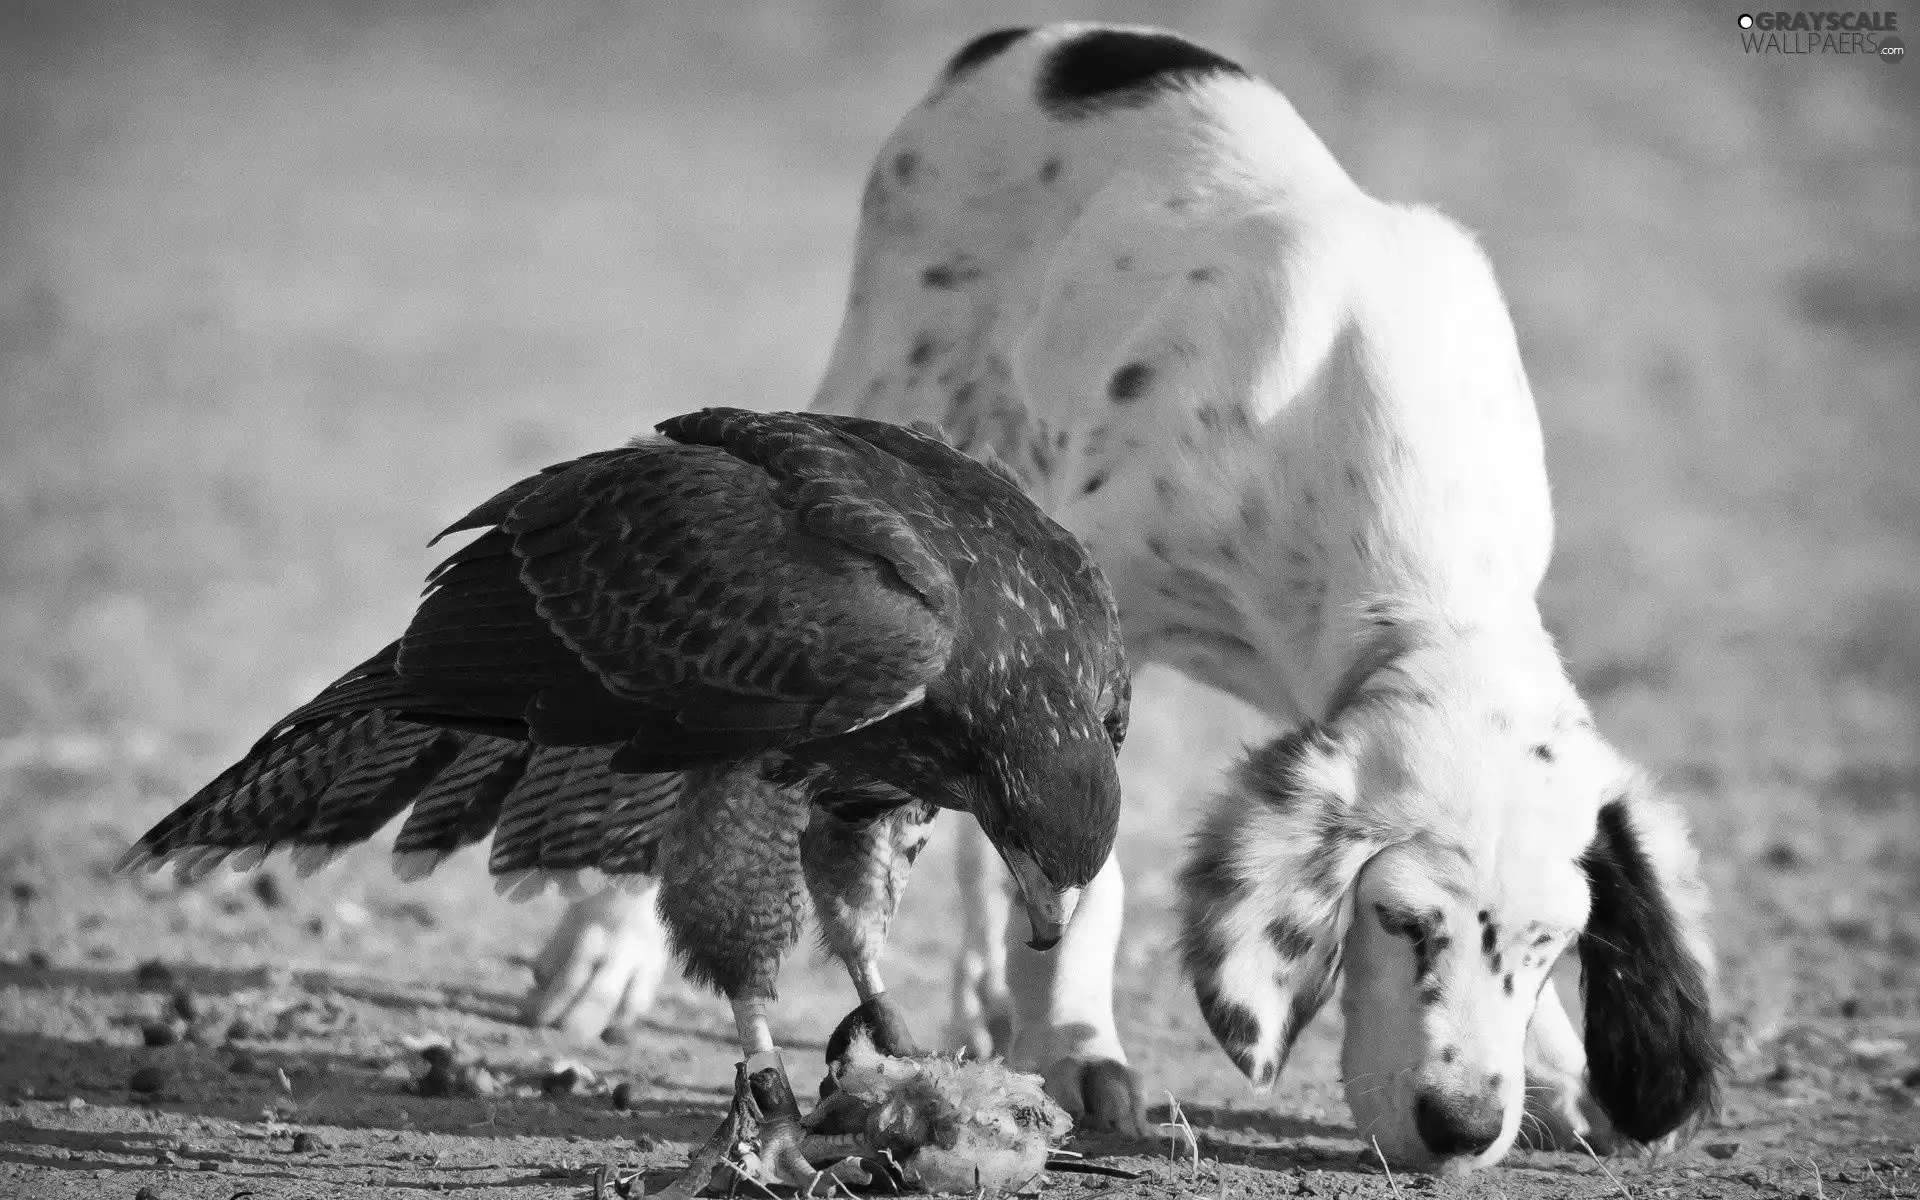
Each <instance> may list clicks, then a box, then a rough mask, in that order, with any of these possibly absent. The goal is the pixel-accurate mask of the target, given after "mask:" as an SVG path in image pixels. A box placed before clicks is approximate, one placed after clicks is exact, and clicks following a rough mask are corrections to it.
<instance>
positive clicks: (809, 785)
mask: <svg viewBox="0 0 1920 1200" xmlns="http://www.w3.org/2000/svg"><path fill="white" fill-rule="evenodd" d="M655 432H656V434H657V436H655V437H651V438H642V439H636V440H635V441H634V442H632V443H630V444H628V445H626V446H624V447H622V448H620V449H615V450H607V451H602V452H599V453H593V454H588V455H585V456H583V457H581V458H577V459H574V460H572V461H570V462H565V463H561V464H559V465H556V466H552V467H548V468H547V469H545V470H543V471H541V472H540V473H539V474H537V475H535V476H533V477H532V478H529V479H525V480H522V481H520V482H519V483H516V484H514V485H513V486H511V487H509V488H507V489H506V490H505V491H503V492H501V493H500V494H499V495H497V496H495V497H493V498H492V499H491V500H488V501H487V502H486V503H484V504H482V505H480V506H479V507H478V508H476V509H474V510H473V511H472V512H471V513H469V514H468V515H467V516H465V517H463V518H461V519H460V520H459V521H456V522H455V523H454V524H453V525H451V526H450V527H448V528H447V529H446V530H444V531H443V532H442V533H441V534H440V535H439V536H438V537H436V538H435V539H434V541H435V542H438V541H439V540H440V538H442V537H446V536H448V535H450V534H454V533H464V532H470V531H477V532H478V536H477V537H474V538H473V539H472V540H471V541H469V542H468V543H466V544H465V545H464V546H463V547H461V548H460V549H459V550H457V551H456V552H455V553H453V554H452V555H451V556H450V557H449V558H448V559H447V560H446V561H445V562H443V563H442V564H441V565H440V566H439V567H438V568H436V569H435V570H434V571H433V573H432V574H431V575H430V576H429V579H428V586H427V589H426V592H425V595H424V597H423V598H422V601H421V603H420V605H419V607H418V609H417V611H416V613H415V615H414V617H413V620H412V622H411V623H410V624H409V626H408V627H407V630H406V632H405V633H404V634H402V635H401V637H400V639H399V640H398V641H395V642H393V643H392V644H390V645H388V646H387V647H386V648H384V649H382V650H381V651H380V652H379V653H377V654H375V655H374V656H373V657H371V658H369V659H368V660H366V661H365V662H363V663H361V664H360V665H359V666H357V667H355V668H354V669H353V670H351V671H349V672H348V673H347V674H346V675H344V676H343V677H341V678H340V679H339V680H338V681H337V682H335V683H334V684H332V685H331V686H329V687H327V688H326V689H325V690H323V691H322V692H321V693H320V694H319V695H318V696H316V697H315V698H314V699H313V700H312V701H310V702H309V703H307V704H306V705H304V706H303V707H301V708H299V709H297V710H295V711H294V712H293V713H291V714H289V715H288V716H287V717H285V718H284V719H282V720H281V721H280V722H279V723H278V724H276V725H275V726H274V727H273V728H272V729H271V730H269V731H268V732H267V733H266V735H265V736H263V737H262V738H260V740H259V741H258V742H256V743H255V744H254V746H253V748H252V749H251V750H249V751H248V753H247V754H246V756H245V757H244V758H242V759H241V760H240V761H239V762H237V763H235V764H234V765H233V766H232V767H230V768H228V769H227V770H226V771H224V772H222V773H221V774H220V775H219V776H218V777H217V778H215V779H214V780H213V781H212V782H211V783H209V784H207V785H206V786H205V787H204V788H202V789H201V790H200V791H199V792H198V793H196V794H195V795H194V796H193V797H192V798H191V799H189V800H188V801H187V802H186V803H184V804H183V805H181V806H180V807H179V808H178V809H176V810H175V811H174V812H173V813H171V814H170V815H169V816H167V817H166V818H164V819H163V820H161V821H160V822H159V823H158V824H157V825H155V826H154V828H153V829H151V830H150V831H148V832H147V833H146V834H145V835H144V836H143V837H141V838H140V840H139V841H138V842H137V843H136V844H135V845H134V846H133V847H132V848H131V849H130V850H129V851H128V852H127V854H126V856H125V857H124V858H123V859H122V863H121V866H122V868H123V869H132V868H137V867H141V866H158V865H160V864H162V863H166V862H172V863H174V865H175V866H176V868H177V869H178V870H179V871H180V872H181V873H182V875H183V876H185V877H187V878H193V877H197V876H199V875H201V874H203V873H205V872H206V871H208V870H211V869H212V868H213V867H214V866H215V865H217V864H218V863H220V862H222V861H226V860H229V859H231V860H233V861H234V863H235V865H237V866H240V867H243V868H244V867H247V866H252V865H255V864H257V863H258V862H259V861H260V860H261V859H262V858H264V857H265V855H266V854H267V853H268V852H270V851H271V850H273V849H275V848H277V847H286V848H290V849H291V850H292V852H293V855H294V858H295V862H296V865H297V866H299V867H300V868H301V869H302V870H303V871H306V870H312V869H314V868H316V867H317V866H318V865H320V864H322V863H324V862H325V861H326V860H327V859H328V858H330V857H331V856H332V855H333V854H335V853H337V852H339V851H340V850H342V849H343V848H345V847H347V846H350V845H353V844H355V843H358V842H361V841H364V840H366V839H367V838H369V837H371V836H372V835H373V834H374V833H375V832H376V831H377V830H379V829H380V828H381V827H382V826H384V825H385V824H386V823H387V822H388V821H390V820H391V819H393V818H394V817H396V816H398V815H399V814H400V813H401V812H402V811H403V810H405V809H408V808H411V809H412V812H411V813H410V814H409V816H408V818H407V820H406V821H405V823H404V824H403V826H402V828H401V829H400V832H399V835H398V837H397V838H396V840H395V843H394V853H395V856H396V859H395V865H396V868H397V869H398V870H399V871H400V873H401V874H402V876H403V877H408V878H413V877H417V876H418V875H420V874H422V873H424V872H426V871H430V870H431V869H432V868H433V867H434V866H435V865H437V864H438V863H439V862H440V861H442V860H443V859H445V858H446V857H447V856H448V855H450V854H451V853H453V852H454V851H456V850H458V849H460V848H461V847H463V846H467V845H470V844H472V843H474V842H477V841H479V840H481V839H482V838H485V837H487V836H488V835H489V834H491V835H492V837H493V845H492V849H491V852H490V858H489V864H488V865H489V869H490V870H491V871H492V872H493V873H494V874H496V875H497V876H499V877H501V880H502V884H503V890H505V891H507V892H509V893H510V894H515V895H524V894H528V893H529V892H531V891H535V890H538V888H539V887H541V886H543V884H544V881H545V879H546V878H547V877H549V876H550V875H553V874H555V873H567V872H579V871H582V870H587V869H597V870H600V871H603V872H607V873H609V874H612V875H615V876H619V875H632V874H635V873H655V874H657V875H658V876H659V878H660V880H661V891H660V899H659V904H660V911H661V915H662V918H663V920H664V922H665V924H666V926H667V929H668V932H669V935H670V938H671V940H672V944H673V946H674V948H675V950H676V953H677V955H678V956H679V958H680V959H681V961H682V963H683V965H684V966H685V967H686V969H687V971H688V973H689V975H690V976H691V977H693V978H694V979H696V980H698V981H701V982H703V983H706V984H708V985H710V986H712V987H713V988H715V989H716V990H717V991H719V992H721V993H722V994H723V995H725V996H726V998H727V999H728V1001H729V1002H730V1003H731V1005H732V1006H733V1012H734V1017H735V1021H736V1024H737V1027H738V1031H739V1035H740V1040H741V1049H742V1055H743V1060H744V1061H743V1066H742V1070H741V1071H740V1073H739V1076H738V1079H737V1086H736V1101H735V1103H736V1112H737V1111H739V1109H740V1106H741V1105H743V1104H745V1103H746V1101H747V1098H748V1096H749V1095H751V1097H752V1099H753V1102H754V1105H755V1108H756V1109H757V1110H758V1115H759V1116H760V1118H761V1119H762V1124H761V1128H762V1131H763V1137H764V1136H767V1131H768V1129H769V1128H770V1127H771V1130H772V1135H771V1140H770V1141H769V1142H768V1144H767V1145H766V1146H765V1147H764V1148H763V1157H764V1158H766V1159H767V1160H768V1161H769V1162H770V1163H771V1164H772V1166H773V1167H774V1171H773V1174H774V1176H775V1177H777V1178H785V1179H786V1180H787V1181H789V1182H795V1183H798V1184H801V1185H802V1186H804V1185H806V1184H808V1183H810V1182H811V1181H812V1172H811V1168H810V1167H808V1165H807V1163H806V1161H805V1159H804V1157H802V1156H801V1155H800V1154H799V1152H798V1149H797V1146H798V1141H799V1132H798V1127H797V1124H796V1123H795V1122H796V1121H797V1117H798V1110H797V1106H795V1104H794V1102H793V1100H792V1090H791V1086H790V1084H789V1083H788V1082H787V1078H786V1072H785V1067H784V1065H783V1064H782V1062H781V1060H780V1057H779V1054H778V1051H777V1048H776V1047H775V1046H774V1044H773V1040H772V1037H771V1034H770V1032H769V1030H768V1026H767V1011H768V1007H769V1005H770V1004H771V1003H772V1002H773V1001H774V1000H775V999H776V995H775V990H774V978H775V976H776V975H777V973H778V970H779V964H780V960H781V957H782V956H783V955H784V954H785V952H786V951H787V950H788V949H789V948H790V947H791V946H792V945H793V943H794V941H795V940H796V939H797V937H798V935H799V931H800V928H801V923H802V920H803V917H804V914H805V912H806V910H807V908H808V907H809V904H808V901H809V900H810V901H811V904H810V907H811V908H812V910H813V911H814V913H815V914H816V919H817V921H818V922H819V924H820V925H821V927H822V933H823V935H824V940H825V942H826V944H827V946H828V948H829V949H830V950H831V951H833V952H834V953H835V954H836V955H837V956H838V957H840V958H841V959H842V961H843V962H844V963H845V964H846V966H847V968H848V971H849V974H850V975H851V977H852V980H853V983H854V985H855V990H856V992H857V993H858V994H859V997H860V1004H859V1005H858V1007H856V1008H855V1009H854V1010H853V1011H852V1012H851V1013H849V1014H848V1017H847V1019H846V1020H845V1021H843V1022H841V1027H840V1028H839V1029H837V1030H835V1031H834V1035H833V1037H832V1038H831V1039H830V1040H829V1045H830V1050H831V1049H834V1048H839V1049H843V1048H844V1047H845V1046H846V1045H848V1044H849V1042H850V1041H851V1040H853V1039H854V1038H855V1037H856V1036H860V1037H867V1038H871V1039H872V1040H873V1042H874V1043H875V1044H876V1045H877V1046H878V1047H879V1048H880V1049H881V1050H882V1051H883V1052H885V1053H888V1054H907V1053H912V1052H913V1050H914V1046H913V1043H912V1039H911V1036H910V1035H909V1034H908V1033H907V1028H906V1022H905V1021H904V1019H903V1017H902V1016H901V1014H900V1013H899V1012H898V1011H897V1009H896V1008H895V1007H894V1006H893V1005H892V1004H891V1003H890V1002H889V1001H888V999H887V997H886V994H885V988H884V984H883V983H882V981H881V979H880V975H879V970H878V957H879V953H880V949H881V945H882V943H883V942H884V939H885V935H886V927H887V924H888V922H889V921H890V919H891V917H892V915H893V911H894V908H895V906H896V905H897V903H898V900H899V897H900V893H901V889H902V888H903V887H904V885H905V882H906V879H905V876H906V872H907V870H908V869H909V868H910V865H911V862H912V857H913V854H914V853H915V852H917V849H918V847H919V845H920V844H921V843H922V842H923V841H924V840H925V837H926V834H927V830H928V826H929V822H930V821H931V819H932V817H933V816H934V814H935V813H936V812H937V811H938V810H941V809H954V810H958V811H961V812H965V813H970V814H971V815H972V816H973V817H974V819H975V820H976V821H978V822H979V824H980V827H981V829H982V830H983V831H984V832H985V834H986V835H987V837H988V838H989V839H990V840H991V841H992V843H993V845H994V846H995V847H996V848H997V850H998V851H999V853H1000V855H1001V857H1002V858H1003V859H1004V860H1005V861H1006V864H1007V866H1008V867H1009V869H1010V870H1011V872H1012V874H1013V877H1014V879H1015V880H1016V881H1017V885H1018V887H1019V890H1020V893H1021V896H1022V899H1023V901H1024V905H1025V908H1026V910H1027V914H1028V918H1029V922H1030V925H1031V930H1032V944H1033V945H1034V946H1035V947H1036V948H1038V949H1048V948H1050V947H1051V946H1052V945H1053V943H1054V942H1056V941H1057V940H1058V938H1059V936H1060V933H1061V931H1062V929H1063V928H1064V927H1065V924H1066V922H1067V921H1068V919H1069V918H1070V917H1071V915H1072V912H1073V909H1074V906H1075V903H1076V901H1077V898H1078V895H1079V892H1080V889H1081V888H1083V887H1084V886H1085V885H1086V884H1087V883H1088V882H1089V881H1091V879H1092V878H1093V876H1094V875H1095V873H1096V872H1097V871H1098V870H1099V869H1100V867H1101V865H1102V864H1103V863H1104V862H1105V860H1106V858H1107V855H1108V853H1109V851H1110V850H1111V849H1112V846H1113V842H1114V838H1115V834H1116V832H1117V828H1118V824H1119V812H1120V787H1119V780H1118V775H1117V771H1116V767H1115V755H1116V753H1117V751H1118V749H1119V746H1120V743H1121V740H1122V739H1123V738H1124V736H1125V733H1126V724H1127V712H1128V700H1129V695H1130V688H1129V676H1128V671H1127V664H1126V655H1125V649H1124V645H1123V642H1122V639H1121V635H1120V626H1119V616H1118V612H1117V609H1116V607H1115V604H1114V599H1113V595H1112V593H1111V591H1110V589H1109V588H1108V586H1107V582H1106V579H1105V577H1104V576H1103V575H1102V573H1101V571H1100V569H1099V567H1098V566H1097V565H1096V563H1095V562H1094V561H1093V559H1092V558H1091V557H1090V556H1089V554H1088V553H1087V551H1086V549H1085V547H1083V546H1082V545H1081V544H1080V542H1079V541H1078V540H1076V539H1075V538H1074V536H1073V535H1072V534H1071V533H1069V532H1067V531H1066V530H1065V529H1063V528H1061V527H1060V526H1059V525H1057V524H1055V523H1054V522H1053V521H1052V520H1051V519H1049V518H1048V517H1047V516H1046V515H1045V514H1044V513H1043V512H1042V511H1041V510H1040V509H1039V508H1038V507H1037V506H1036V505H1035V504H1034V503H1033V502H1032V501H1031V500H1030V499H1028V497H1027V496H1026V494H1025V493H1024V491H1023V490H1022V489H1021V487H1020V485H1019V483H1018V482H1017V480H1016V479H1015V478H1014V477H1013V476H1012V475H1011V473H1010V472H1007V471H1006V470H1005V468H1004V467H1001V466H999V465H998V464H997V463H994V462H985V463H983V462H980V461H976V460H974V459H972V458H969V457H967V456H966V455H964V454H962V453H961V452H959V451H958V450H955V449H953V448H952V447H951V446H949V445H948V444H947V443H946V442H945V441H944V440H942V439H941V438H940V437H939V436H938V434H937V432H927V431H925V430H923V429H918V428H907V427H903V426H899V425H894V424H889V423H887V422H883V421H876V420H868V419H862V418H856V417H844V416H832V415H827V414H819V413H789V412H782V413H759V412H749V411H745V410H740V409H725V408H710V409H706V410H703V411H700V412H696V413H691V414H688V415H685V416H679V417H675V418H672V419H670V420H667V421H664V422H662V423H661V424H659V425H658V426H656V429H655ZM769 1123H770V1124H769Z"/></svg>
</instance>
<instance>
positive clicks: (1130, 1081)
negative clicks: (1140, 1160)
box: [1040, 1054, 1147, 1138]
mask: <svg viewBox="0 0 1920 1200" xmlns="http://www.w3.org/2000/svg"><path fill="white" fill-rule="evenodd" d="M1040 1074H1041V1078H1043V1079H1044V1080H1046V1085H1047V1095H1049V1096H1052V1097H1053V1099H1054V1103H1056V1104H1058V1105H1059V1106H1060V1107H1061V1108H1064V1109H1066V1110H1067V1115H1068V1116H1070V1117H1072V1118H1073V1128H1074V1131H1075V1132H1076V1133H1079V1134H1082V1135H1095V1136H1113V1137H1128V1138H1141V1137H1145V1136H1146V1135H1147V1115H1146V1114H1147V1109H1146V1101H1145V1099H1144V1096H1143V1093H1144V1090H1145V1089H1144V1088H1143V1086H1142V1084H1141V1082H1140V1073H1139V1072H1138V1071H1135V1070H1134V1069H1133V1068H1132V1067H1130V1066H1128V1065H1127V1064H1125V1063H1123V1062H1120V1061H1118V1060H1116V1059H1111V1058H1100V1057H1092V1056H1083V1055H1078V1054H1070V1055H1067V1056H1066V1057H1065V1058H1061V1059H1057V1060H1055V1061H1054V1062H1053V1064H1052V1065H1050V1066H1048V1067H1047V1068H1046V1070H1044V1071H1042V1072H1041V1073H1040Z"/></svg>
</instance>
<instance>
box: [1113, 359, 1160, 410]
mask: <svg viewBox="0 0 1920 1200" xmlns="http://www.w3.org/2000/svg"><path fill="white" fill-rule="evenodd" d="M1152 382H1153V368H1152V367H1150V366H1148V365H1147V364H1145V363H1128V364H1127V365H1126V366H1124V367H1121V368H1120V369H1119V370H1117V371H1115V372H1114V373H1113V378H1112V379H1109V380H1108V381H1107V394H1108V395H1110V396H1112V397H1113V399H1114V401H1115V402H1116V403H1120V404H1126V403H1130V402H1132V401H1134V400H1138V399H1139V398H1140V397H1141V396H1143V395H1145V394H1146V390H1147V385H1148V384H1150V383H1152Z"/></svg>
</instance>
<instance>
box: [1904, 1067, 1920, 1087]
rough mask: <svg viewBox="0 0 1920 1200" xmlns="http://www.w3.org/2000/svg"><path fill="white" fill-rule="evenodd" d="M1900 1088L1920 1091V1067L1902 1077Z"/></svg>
mask: <svg viewBox="0 0 1920 1200" xmlns="http://www.w3.org/2000/svg"><path fill="white" fill-rule="evenodd" d="M1900 1086H1901V1087H1909V1088H1915V1089H1920V1067H1915V1068H1914V1069H1913V1070H1911V1071H1908V1072H1907V1073H1906V1074H1905V1075H1902V1076H1901V1077H1900Z"/></svg>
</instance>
